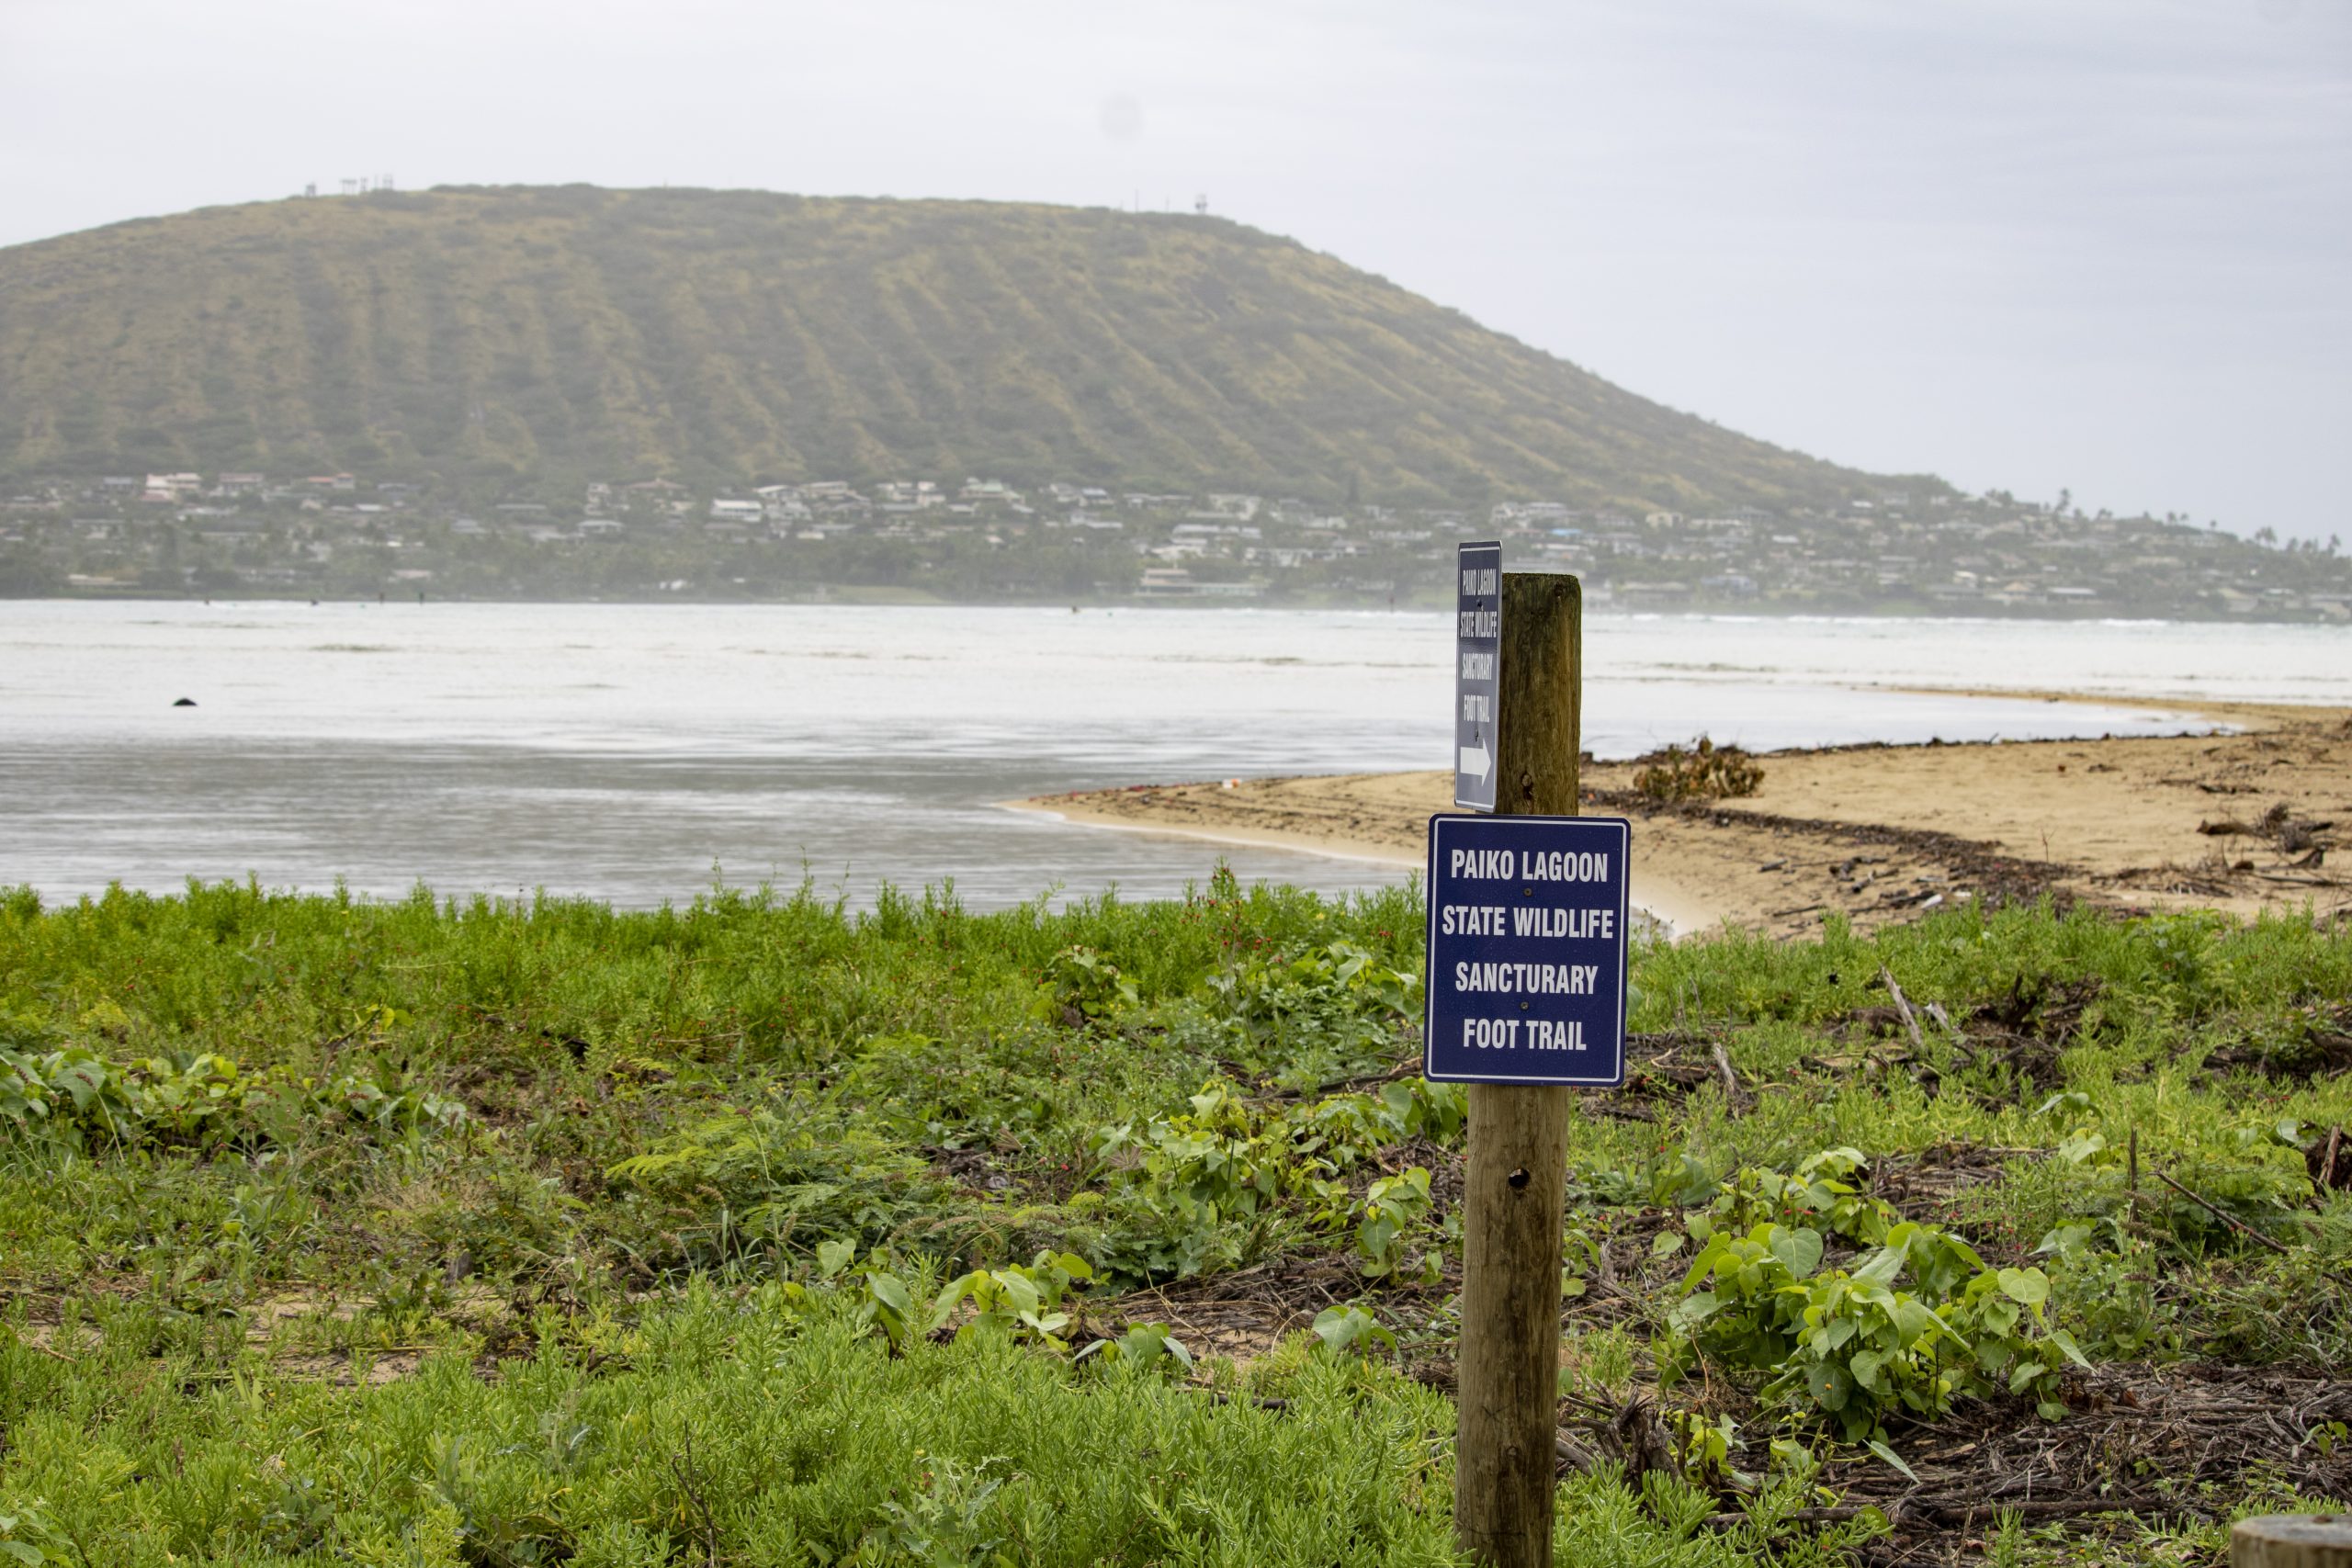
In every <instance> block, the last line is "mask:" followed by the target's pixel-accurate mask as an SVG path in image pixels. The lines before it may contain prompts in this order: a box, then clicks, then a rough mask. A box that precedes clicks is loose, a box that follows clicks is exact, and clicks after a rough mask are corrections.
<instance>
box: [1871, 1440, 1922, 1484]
mask: <svg viewBox="0 0 2352 1568" xmlns="http://www.w3.org/2000/svg"><path fill="white" fill-rule="evenodd" d="M1870 1450H1871V1452H1872V1453H1874V1454H1876V1455H1878V1457H1879V1458H1881V1459H1883V1460H1884V1461H1886V1462H1887V1463H1889V1464H1891V1465H1893V1466H1894V1468H1895V1469H1897V1470H1899V1471H1901V1472H1903V1473H1904V1474H1905V1475H1907V1476H1909V1477H1910V1478H1911V1481H1912V1483H1913V1484H1914V1485H1917V1483H1918V1480H1919V1472H1917V1471H1916V1470H1913V1469H1912V1468H1911V1467H1910V1466H1909V1465H1907V1464H1905V1463H1904V1462H1903V1456H1902V1455H1901V1454H1899V1453H1896V1452H1895V1451H1894V1450H1893V1449H1890V1448H1888V1447H1887V1446H1886V1445H1885V1444H1884V1443H1883V1442H1881V1441H1879V1439H1878V1438H1871V1441H1870Z"/></svg>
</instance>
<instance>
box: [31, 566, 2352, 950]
mask: <svg viewBox="0 0 2352 1568" xmlns="http://www.w3.org/2000/svg"><path fill="white" fill-rule="evenodd" d="M1451 631H1452V626H1451V618H1450V617H1449V616H1446V615H1432V614H1419V613H1382V612H1368V613H1350V612H1314V611H1248V610H1215V611H1188V610H1175V609H1158V608H1154V609H1149V610H1125V609H1121V610H1112V611H1104V610H1088V611H1085V612H1084V613H1082V614H1073V613H1071V612H1069V611H1068V610H1036V609H1016V608H917V607H890V608H860V607H852V606H832V605H829V606H703V605H693V606H679V605H658V606H657V605H643V606H632V605H581V604H530V605H498V604H421V605H419V604H389V605H386V604H323V605H315V606H314V605H308V604H294V603H261V604H210V605H205V604H187V603H95V602H71V601H14V602H6V601H0V886H10V885H29V886H33V887H34V888H36V889H38V890H39V891H40V893H41V894H42V895H43V896H44V897H51V898H67V897H75V896H79V895H83V894H89V893H95V892H97V891H99V890H101V889H103V888H104V887H105V886H107V884H108V883H110V882H120V883H121V884H123V885H124V886H131V887H141V888H149V889H173V888H176V887H178V886H182V885H184V883H185V882H186V881H187V879H188V878H189V877H198V878H202V879H205V880H208V881H209V880H217V879H220V878H223V877H229V878H236V879H240V880H242V879H243V878H245V877H247V876H252V877H254V878H257V879H258V880H259V881H260V882H261V883H262V884H263V885H264V886H273V887H297V888H305V889H320V888H326V887H331V886H334V884H335V882H336V881H337V880H338V879H341V880H342V881H344V882H345V884H346V885H347V886H350V887H351V888H352V889H353V890H354V891H355V892H358V893H364V894H368V895H370V896H382V897H397V896H399V895H401V894H404V893H406V892H408V891H409V890H410V889H412V888H413V887H414V886H416V885H417V884H419V883H420V882H421V883H424V884H425V885H427V886H431V887H432V888H434V889H435V891H436V892H439V893H443V894H455V895H464V894H471V893H476V892H487V893H492V894H499V895H514V894H516V893H518V892H526V891H529V890H532V889H537V888H545V889H547V890H548V891H549V892H550V893H557V894H565V895H587V896H593V897H599V898H605V899H610V900H613V901H615V902H616V903H619V904H622V905H627V906H650V905H656V904H659V903H662V902H663V901H665V900H670V901H679V902H683V901H684V900H685V899H688V898H691V897H693V896H694V895H695V893H696V892H698V891H700V890H703V889H706V888H707V887H709V886H712V885H713V883H714V881H718V880H723V881H724V882H725V883H727V884H729V885H730V886H753V885H757V884H760V883H763V882H767V883H774V884H775V885H777V886H782V887H786V888H789V887H792V886H797V885H799V884H800V883H801V882H802V881H803V880H804V879H809V880H812V881H813V882H814V883H815V885H816V886H818V887H819V888H820V890H821V891H823V892H825V893H828V894H831V893H835V892H838V893H840V894H842V895H843V896H846V897H848V898H849V899H850V900H851V901H852V902H853V903H854V904H863V903H865V902H867V901H869V900H870V899H871V897H872V896H873V893H874V890H875V888H876V886H878V885H879V884H880V883H883V882H886V881H887V882H889V883H892V884H896V885H898V886H902V887H907V888H917V887H922V886H935V885H939V884H942V883H944V882H946V881H949V880H952V881H953V883H954V885H955V887H956V892H957V894H958V895H959V896H960V897H963V898H964V900H965V901H966V902H967V904H969V905H971V906H972V907H975V908H990V907H998V906H1002V905H1006V904H1012V903H1017V902H1020V901H1023V900H1025V899H1030V898H1035V897H1039V896H1041V895H1048V894H1050V895H1053V896H1056V897H1072V896H1079V895H1090V894H1094V893H1098V892H1100V891H1102V890H1103V889H1104V888H1105V887H1109V886H1116V887H1117V888H1118V889H1119V890H1120V891H1121V893H1122V894H1123V895H1125V896H1128V897H1157V896H1165V895H1168V894H1171V893H1175V892H1178V891H1181V890H1182V887H1183V886H1185V885H1186V884H1187V883H1188V882H1194V881H1200V880H1204V879H1205V878H1206V876H1207V875H1208V874H1209V873H1210V871H1211V870H1212V869H1213V868H1214V867H1215V864H1216V861H1217V859H1218V858H1219V857H1220V856H1221V855H1222V856H1224V857H1226V858H1227V859H1229V860H1230V862H1231V863H1232V864H1233V866H1234V869H1235V870H1236V871H1237V872H1238V873H1239V874H1241V875H1242V876H1244V877H1245V878H1253V877H1267V878H1274V879H1280V880H1284V881H1290V882H1295V883H1297V884H1300V885H1302V886H1311V887H1316V888H1318V889H1323V890H1326V891H1338V890H1341V889H1346V888H1351V887H1361V886H1374V885H1378V884H1382V883H1386V882H1392V881H1395V880H1398V879H1400V878H1401V877H1402V876H1404V875H1405V874H1407V873H1406V872H1405V871H1404V870H1402V869H1400V868H1397V867H1393V866H1383V865H1378V864H1373V863H1363V862H1357V861H1350V860H1343V859H1338V858H1332V857H1326V856H1316V855H1306V854H1294V853H1288V852H1280V851H1274V850H1268V849H1255V848H1247V847H1243V846H1216V845H1212V844H1206V843H1202V842H1198V841H1192V840H1182V839H1176V838H1167V837H1159V836H1152V835H1144V834H1135V833H1127V832H1119V831H1114V830H1108V829H1095V828H1084V827H1077V826H1072V825H1069V824H1064V823H1061V822H1058V821H1057V820H1055V819H1052V818H1046V817H1041V816H1037V815H1035V814H1028V813H1016V812H1012V811H1008V810H1005V809H1002V808H1001V807H1000V806H999V805H998V804H997V803H999V802H1001V801H1004V800H1007V799H1010V798H1013V797H1018V796H1024V795H1035V794H1041V793H1045V792H1048V791H1054V790H1066V789H1082V788H1089V787H1093V786H1098V785H1110V784H1137V783H1146V782H1171V781H1179V780H1194V779H1206V778H1221V777H1231V776H1238V775H1261V774H1270V773H1329V772H1353V771H1367V770H1374V769H1400V768H1432V767H1442V766H1443V765H1445V762H1446V761H1447V748H1448V744H1449V735H1450V728H1449V726H1448V722H1447V710H1448V705H1449V702H1450V691H1451V669H1450V658H1451V648H1452V643H1451ZM1586 664H1587V671H1588V672H1587V682H1586V694H1585V726H1586V728H1585V733H1586V743H1587V745H1588V746H1589V748H1590V749H1591V750H1594V751H1596V752H1598V753H1600V755H1603V756H1622V755H1632V754H1634V753H1637V752H1640V751H1643V750H1648V749H1650V748H1651V747H1653V746H1656V745H1658V744H1661V743H1663V742H1666V741H1668V740H1688V739H1691V737H1692V736H1694V735H1696V734H1698V733H1700V732H1702V731H1704V732H1707V733H1709V734H1712V735H1713V736H1714V737H1715V739H1718V740H1724V741H1737V742H1739V743H1741V744H1744V745H1747V746H1749V747H1752V748H1757V749H1759V750H1770V749H1775V748H1781V747H1789V746H1801V745H1816V744H1825V743H1835V742H1846V741H1857V740H1874V739H1883V740H1924V739H1928V738H1929V737H1930V736H1940V737H1941V738H1943V739H1948V740H1956V739H1985V738H1992V737H2007V738H2011V739H2026V738H2035V737H2049V736H2061V735H2072V734H2100V733H2109V732H2111V733H2119V734H2127V733H2132V734H2136V733H2165V732H2172V731H2177V730H2180V729H2183V728H2201V727H2202V726H2203V721H2201V720H2199V719H2198V718H2196V717H2195V716H2192V715H2190V714H2188V712H2186V711H2184V710H2183V709H2182V708H2180V707H2178V706H2176V705H2169V704H2168V702H2167V699H2186V700H2194V699H2196V698H2200V697H2201V698H2212V699H2253V700H2270V701H2290V702H2335V703H2346V704H2352V633H2347V632H2345V631H2341V630H2336V629H2333V628H2326V627H2311V626H2202V625H2198V626H2182V625H2170V624H2164V623H2154V622H2138V623H2081V622H2073V623H2050V624H2036V623H2020V622H1976V621H1960V620H1938V621H1890V620H1796V621H1792V620H1777V619H1762V618H1743V617H1724V616H1614V617H1612V616H1605V615H1604V616H1596V617H1595V618H1593V619H1592V620H1590V621H1589V623H1588V626H1587V629H1586ZM1988 687H2003V688H2015V689H2021V690H2032V691H2068V692H2079V693H2089V694H2097V695H2098V696H2099V697H2101V698H2102V699H2104V700H2103V701H2101V702H2099V703H2097V704H2088V705H2086V704H2077V703H2052V702H2047V701H2042V700H2039V699H2037V698H2032V697H2023V696H2012V697H2002V698H1994V699H1986V698H1981V697H1971V696H1965V695H1962V694H1961V693H1962V692H1963V691H1965V690H1969V689H1976V688H1988ZM182 697H187V698H189V699H192V700H193V702H194V703H195V705H194V706H192V707H182V706H175V705H174V704H175V701H176V700H177V699H179V698H182Z"/></svg>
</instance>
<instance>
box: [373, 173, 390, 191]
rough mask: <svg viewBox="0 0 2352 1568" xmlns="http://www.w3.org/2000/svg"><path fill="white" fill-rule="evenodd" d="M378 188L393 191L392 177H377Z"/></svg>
mask: <svg viewBox="0 0 2352 1568" xmlns="http://www.w3.org/2000/svg"><path fill="white" fill-rule="evenodd" d="M376 188H377V189H378V190H390V189H391V188H392V176H391V175H377V176H376Z"/></svg>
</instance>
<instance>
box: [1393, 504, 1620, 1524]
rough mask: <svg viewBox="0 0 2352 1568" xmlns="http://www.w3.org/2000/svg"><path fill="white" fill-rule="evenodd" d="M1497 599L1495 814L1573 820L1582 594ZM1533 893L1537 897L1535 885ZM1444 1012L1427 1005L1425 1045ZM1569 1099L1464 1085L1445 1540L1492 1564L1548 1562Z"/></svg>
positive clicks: (1558, 584) (1548, 1089)
mask: <svg viewBox="0 0 2352 1568" xmlns="http://www.w3.org/2000/svg"><path fill="white" fill-rule="evenodd" d="M1465 558H1466V555H1465ZM1497 558H1499V551H1497ZM1464 575H1465V577H1467V576H1468V575H1469V574H1468V573H1466V572H1465V574H1464ZM1498 597H1499V606H1498V607H1499V609H1500V610H1501V626H1500V628H1499V629H1500V637H1499V648H1498V650H1497V651H1498V655H1499V658H1498V665H1499V668H1498V670H1497V671H1495V674H1496V679H1497V684H1496V687H1495V688H1494V690H1495V694H1496V698H1497V702H1496V711H1495V712H1494V713H1493V714H1492V715H1491V716H1490V717H1491V720H1492V722H1491V725H1490V726H1488V727H1487V728H1486V731H1485V734H1484V736H1483V737H1481V738H1480V739H1481V741H1482V743H1483V745H1485V746H1487V747H1491V749H1492V760H1491V764H1490V765H1491V766H1492V769H1493V778H1492V790H1493V794H1492V797H1491V798H1492V810H1493V811H1494V813H1495V815H1497V816H1546V817H1567V816H1573V815H1574V814H1575V813H1576V810H1577V756H1578V752H1579V749H1580V748H1579V733H1578V717H1579V713H1578V709H1579V705H1580V690H1579V687H1580V682H1581V674H1582V671H1581V670H1580V668H1579V665H1580V660H1581V657H1582V648H1581V640H1580V639H1581V635H1582V597H1581V592H1580V586H1579V584H1578V583H1577V580H1576V579H1575V578H1573V577H1567V576H1561V575H1556V574H1538V573H1516V572H1514V573H1506V574H1503V575H1502V577H1501V581H1500V593H1499V596H1498ZM1465 754H1466V755H1477V753H1475V752H1471V753H1465ZM1465 765H1473V766H1475V764H1465ZM1457 798H1460V796H1459V795H1458V796H1457ZM1474 798H1475V792H1474ZM1432 832H1433V835H1434V832H1435V829H1434V828H1433V829H1432ZM1506 863H1507V864H1508V852H1506ZM1439 875H1440V868H1439V866H1438V864H1437V852H1436V848H1435V839H1434V836H1433V838H1432V852H1431V886H1430V897H1431V901H1432V914H1433V918H1432V924H1431V931H1432V950H1431V952H1432V957H1431V971H1432V972H1431V976H1430V988H1431V991H1432V994H1433V1000H1434V995H1435V993H1436V992H1438V991H1439V990H1440V989H1441V981H1442V977H1441V976H1440V975H1439V974H1438V973H1437V972H1436V971H1437V968H1438V958H1437V949H1436V932H1437V930H1438V924H1439V922H1438V920H1437V919H1436V918H1435V911H1436V900H1437V899H1438V897H1439ZM1508 880H1510V881H1516V880H1517V879H1516V878H1509V879H1508ZM1520 895H1521V889H1520V888H1519V887H1516V886H1510V887H1506V888H1503V889H1501V890H1499V891H1498V893H1497V894H1495V895H1494V896H1495V897H1507V898H1509V899H1510V900H1511V903H1510V904H1506V905H1504V906H1502V907H1501V908H1496V909H1495V913H1496V914H1498V915H1499V914H1501V913H1502V910H1503V909H1504V908H1511V907H1512V905H1514V904H1516V903H1517V902H1518V900H1519V897H1520ZM1527 896H1528V897H1531V898H1532V889H1529V890H1527ZM1457 908H1463V909H1465V910H1466V909H1476V908H1481V907H1479V906H1468V905H1464V906H1457ZM1471 918H1472V919H1481V917H1478V916H1476V915H1473V916H1472V917H1471ZM1448 923H1449V925H1450V924H1451V923H1452V916H1451V915H1449V916H1448ZM1621 934H1622V933H1621ZM1522 967H1524V966H1522ZM1621 973H1622V971H1621ZM1499 1005H1501V1006H1503V1007H1504V1008H1505V1009H1506V1010H1509V1009H1512V1008H1515V1009H1517V1010H1519V1011H1520V1012H1522V1013H1523V1012H1525V1011H1526V1010H1528V1008H1529V1006H1530V1003H1529V1001H1528V1000H1525V999H1517V998H1512V999H1509V1000H1506V1001H1504V1002H1503V1003H1501V1004H1499ZM1438 1016H1439V1015H1438V1014H1437V1013H1436V1012H1435V1011H1432V1014H1431V1020H1432V1022H1431V1032H1432V1037H1433V1043H1434V1034H1435V1032H1436V1030H1437V1027H1438V1025H1437V1022H1436V1020H1437V1018H1438ZM1502 1021H1503V1022H1508V1023H1512V1024H1513V1025H1514V1028H1513V1029H1512V1032H1511V1033H1510V1037H1509V1038H1510V1041H1511V1044H1510V1046H1509V1047H1506V1048H1505V1049H1506V1050H1508V1052H1509V1053H1510V1055H1509V1057H1508V1058H1506V1061H1507V1062H1508V1063H1509V1065H1505V1066H1498V1068H1497V1069H1496V1074H1497V1076H1502V1077H1511V1076H1518V1077H1521V1078H1522V1079H1524V1077H1526V1075H1527V1072H1528V1071H1529V1070H1530V1069H1529V1068H1527V1067H1524V1066H1519V1065H1518V1063H1519V1061H1520V1060H1521V1058H1520V1057H1519V1055H1518V1039H1519V1036H1518V1032H1517V1029H1516V1027H1515V1025H1516V1023H1517V1022H1518V1020H1515V1019H1511V1018H1509V1017H1506V1018H1505V1019H1503V1020H1502ZM1472 1027H1473V1028H1474V1029H1475V1028H1476V1027H1478V1026H1477V1025H1475V1024H1474V1025H1473V1026H1472ZM1467 1034H1468V1032H1467V1031H1465V1036H1466V1035H1467ZM1547 1038H1548V1036H1547ZM1579 1042H1580V1037H1579ZM1448 1044H1450V1042H1448ZM1577 1048H1578V1049H1579V1050H1581V1049H1582V1045H1581V1043H1579V1045H1578V1047H1577ZM1431 1060H1432V1063H1434V1062H1435V1061H1436V1057H1435V1056H1434V1055H1433V1056H1432V1058H1431ZM1431 1076H1433V1077H1434V1076H1436V1074H1435V1072H1434V1071H1432V1074H1431ZM1573 1092H1574V1091H1573V1090H1572V1089H1567V1088H1566V1087H1559V1086H1556V1085H1555V1084H1552V1083H1532V1082H1527V1081H1520V1082H1492V1081H1486V1082H1478V1081H1473V1082H1471V1084H1470V1087H1469V1102H1470V1120H1469V1133H1470V1154H1469V1168H1468V1174H1467V1179H1466V1180H1465V1183H1464V1191H1463V1199H1462V1203H1463V1208H1462V1237H1463V1260H1462V1340H1461V1353H1460V1355H1459V1357H1458V1358H1457V1361H1456V1368H1457V1400H1458V1404H1459V1409H1460V1426H1459V1428H1458V1431H1457V1435H1456V1440H1455V1446H1454V1465H1455V1470H1454V1488H1453V1499H1454V1502H1453V1510H1454V1511H1453V1517H1454V1539H1455V1540H1456V1542H1457V1543H1458V1544H1459V1545H1460V1546H1461V1547H1462V1549H1463V1550H1464V1551H1467V1552H1469V1553H1472V1554H1473V1555H1475V1556H1476V1557H1477V1558H1478V1559H1479V1561H1481V1562H1487V1563H1491V1564H1494V1565H1495V1568H1549V1565H1550V1563H1551V1562H1552V1501H1553V1491H1554V1485H1555V1482H1554V1464H1555V1452H1556V1449H1555V1439H1556V1434H1557V1422H1556V1419H1555V1410H1556V1402H1557V1399H1558V1380H1559V1365H1560V1268H1561V1260H1562V1247H1563V1223H1564V1218H1565V1216H1564V1214H1563V1212H1562V1211H1563V1208H1564V1205H1565V1201H1566V1172H1567V1126H1568V1115H1569V1111H1570V1104H1569V1097H1570V1095H1571V1094H1572V1093H1573Z"/></svg>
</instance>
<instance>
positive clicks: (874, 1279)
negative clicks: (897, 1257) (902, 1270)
mask: <svg viewBox="0 0 2352 1568" xmlns="http://www.w3.org/2000/svg"><path fill="white" fill-rule="evenodd" d="M865 1284H866V1289H868V1290H870V1291H872V1292H874V1299H875V1300H876V1301H877V1302H880V1303H882V1304H883V1305H884V1306H886V1307H888V1308H889V1309H890V1310H891V1311H892V1312H895V1313H897V1314H899V1316H900V1317H907V1316H910V1315H911V1314H913V1312H914V1308H915V1303H914V1298H913V1297H912V1296H910V1295H909V1294H908V1293H907V1287H906V1286H905V1285H903V1284H901V1283H900V1282H899V1278H898V1276H897V1275H895V1274H871V1275H868V1276H867V1277H866V1281H865Z"/></svg>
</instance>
